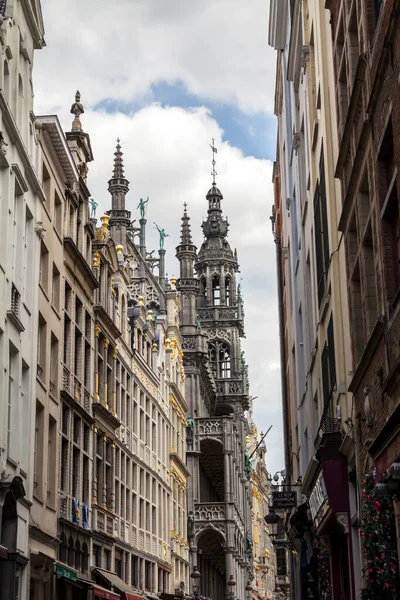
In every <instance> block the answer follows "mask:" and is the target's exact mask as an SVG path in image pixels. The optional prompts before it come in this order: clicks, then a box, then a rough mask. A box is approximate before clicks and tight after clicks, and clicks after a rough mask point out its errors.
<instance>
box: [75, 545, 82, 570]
mask: <svg viewBox="0 0 400 600" xmlns="http://www.w3.org/2000/svg"><path fill="white" fill-rule="evenodd" d="M75 569H76V570H77V571H81V570H82V553H81V543H80V541H79V540H76V542H75Z"/></svg>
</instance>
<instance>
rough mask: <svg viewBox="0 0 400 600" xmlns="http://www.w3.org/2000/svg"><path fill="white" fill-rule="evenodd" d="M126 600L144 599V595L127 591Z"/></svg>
mask: <svg viewBox="0 0 400 600" xmlns="http://www.w3.org/2000/svg"><path fill="white" fill-rule="evenodd" d="M125 600H144V598H143V596H135V594H128V592H125Z"/></svg>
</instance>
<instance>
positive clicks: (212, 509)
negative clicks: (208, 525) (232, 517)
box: [194, 504, 225, 523]
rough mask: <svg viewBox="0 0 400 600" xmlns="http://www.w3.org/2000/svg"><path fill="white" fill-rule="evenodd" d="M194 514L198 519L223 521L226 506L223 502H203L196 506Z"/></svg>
mask: <svg viewBox="0 0 400 600" xmlns="http://www.w3.org/2000/svg"><path fill="white" fill-rule="evenodd" d="M194 514H195V517H196V520H197V521H212V522H213V523H214V522H215V521H223V520H224V519H225V507H224V505H223V504H201V505H197V506H195V512H194Z"/></svg>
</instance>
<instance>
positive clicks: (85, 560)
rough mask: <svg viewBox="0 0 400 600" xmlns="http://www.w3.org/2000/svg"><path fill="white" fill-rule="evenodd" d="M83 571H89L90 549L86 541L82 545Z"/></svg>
mask: <svg viewBox="0 0 400 600" xmlns="http://www.w3.org/2000/svg"><path fill="white" fill-rule="evenodd" d="M82 572H83V573H86V574H87V573H88V572H89V549H88V546H87V544H86V542H84V543H83V545H82Z"/></svg>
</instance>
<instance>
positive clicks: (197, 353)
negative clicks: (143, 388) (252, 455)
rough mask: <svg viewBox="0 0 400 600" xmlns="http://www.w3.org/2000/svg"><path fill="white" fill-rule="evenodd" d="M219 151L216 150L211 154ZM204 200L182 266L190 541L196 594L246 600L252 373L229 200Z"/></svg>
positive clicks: (185, 241)
mask: <svg viewBox="0 0 400 600" xmlns="http://www.w3.org/2000/svg"><path fill="white" fill-rule="evenodd" d="M214 151H215V149H214V148H213V152H214ZM213 167H214V168H213V182H212V187H211V189H210V190H209V192H208V194H207V196H206V198H207V200H208V205H209V206H208V216H207V219H206V221H205V222H204V223H203V225H202V229H203V232H204V236H205V240H204V242H203V244H202V246H201V248H200V251H199V252H198V254H196V247H195V246H194V245H193V242H192V238H191V233H190V225H189V217H188V215H187V211H186V206H185V210H184V215H183V217H182V233H181V243H180V245H179V246H178V247H177V257H178V259H179V261H180V279H179V280H178V284H177V287H178V289H179V290H180V292H181V304H182V315H181V323H182V327H181V332H182V336H183V343H182V349H183V351H184V365H185V373H186V399H187V402H188V404H189V407H190V419H188V426H187V465H188V468H189V470H190V471H191V477H190V478H189V490H188V514H189V517H188V539H189V544H190V557H191V569H192V580H193V582H192V586H193V587H195V586H196V587H197V588H198V589H197V590H196V589H194V590H193V591H195V592H196V591H199V592H200V594H201V595H205V596H209V597H211V598H213V600H222V599H223V598H231V597H232V594H233V597H238V598H244V597H245V595H246V592H245V587H246V584H247V582H248V580H249V579H250V580H251V578H252V540H251V513H250V511H251V508H250V501H249V479H248V477H249V474H250V473H249V471H248V469H246V467H247V466H248V461H247V462H246V456H245V449H246V440H245V435H246V432H245V420H244V411H245V410H246V409H247V408H248V403H249V400H248V384H247V371H246V366H245V363H244V359H243V358H242V353H241V350H240V337H241V336H242V335H243V333H244V331H243V307H242V299H241V295H240V288H239V290H237V289H236V273H237V271H238V262H237V257H236V252H233V251H232V250H231V248H230V246H229V243H228V241H227V239H226V236H227V233H228V221H227V220H226V219H224V218H223V217H222V209H221V200H222V198H223V196H222V194H221V192H220V190H219V189H218V188H217V186H216V182H215V175H216V173H215V160H214V158H213Z"/></svg>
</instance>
